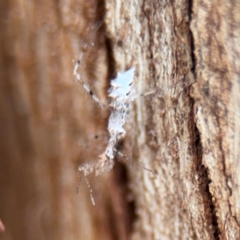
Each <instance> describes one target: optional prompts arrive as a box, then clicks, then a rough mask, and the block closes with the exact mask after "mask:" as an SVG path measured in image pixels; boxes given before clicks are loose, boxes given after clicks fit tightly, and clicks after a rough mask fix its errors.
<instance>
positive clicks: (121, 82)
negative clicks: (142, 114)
mask: <svg viewBox="0 0 240 240" xmlns="http://www.w3.org/2000/svg"><path fill="white" fill-rule="evenodd" d="M79 65H80V61H78V62H77V64H76V65H75V67H74V72H73V73H74V75H75V77H76V80H77V81H80V82H81V84H82V85H83V88H84V89H85V90H86V91H87V92H88V93H89V94H90V95H91V96H92V98H93V100H94V101H95V102H96V103H97V104H99V105H100V106H104V104H102V103H101V101H100V100H99V99H98V98H97V96H95V95H94V94H93V92H92V91H91V89H90V87H89V86H88V85H87V84H86V83H85V82H84V81H82V80H81V77H80V74H79V73H78V68H79ZM134 72H135V69H134V68H133V67H132V68H130V69H129V70H127V71H126V72H123V73H118V75H117V77H116V78H115V79H113V80H111V86H110V89H109V91H108V97H109V98H110V104H109V106H108V107H109V109H110V116H109V120H108V132H109V135H110V138H109V141H108V145H107V147H106V149H105V151H104V152H103V153H102V154H101V155H100V156H99V160H98V161H96V162H92V163H85V164H82V165H80V166H79V168H78V170H79V171H80V172H83V174H84V176H85V180H86V182H87V185H88V188H89V190H90V196H91V201H92V203H93V205H95V202H94V198H93V196H92V189H91V188H90V184H89V182H88V180H87V179H86V176H87V175H88V174H90V173H92V172H95V174H96V175H100V174H102V173H103V172H108V171H110V170H111V169H112V168H113V165H114V158H115V157H116V155H117V153H118V152H117V145H118V143H119V142H120V141H121V140H123V138H124V136H125V134H126V132H125V130H124V124H125V122H126V117H127V115H128V113H129V110H130V106H131V103H132V101H133V100H134V98H135V89H134Z"/></svg>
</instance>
